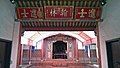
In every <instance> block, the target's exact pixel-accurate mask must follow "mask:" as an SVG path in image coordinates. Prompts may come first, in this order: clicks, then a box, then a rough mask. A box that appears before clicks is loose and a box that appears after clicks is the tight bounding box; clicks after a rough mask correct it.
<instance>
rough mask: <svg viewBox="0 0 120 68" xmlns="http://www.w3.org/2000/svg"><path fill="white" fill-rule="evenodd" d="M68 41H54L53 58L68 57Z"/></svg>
mask: <svg viewBox="0 0 120 68" xmlns="http://www.w3.org/2000/svg"><path fill="white" fill-rule="evenodd" d="M66 52H67V43H66V42H63V41H56V42H54V43H53V51H52V59H67V53H66Z"/></svg>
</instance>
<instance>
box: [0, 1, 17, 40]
mask: <svg viewBox="0 0 120 68" xmlns="http://www.w3.org/2000/svg"><path fill="white" fill-rule="evenodd" d="M14 10H15V9H14V5H13V4H11V2H10V0H0V38H2V39H6V40H12V32H13V23H14Z"/></svg>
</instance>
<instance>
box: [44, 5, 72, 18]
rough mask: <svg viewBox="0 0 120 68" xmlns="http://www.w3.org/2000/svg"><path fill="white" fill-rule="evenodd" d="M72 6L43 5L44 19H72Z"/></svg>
mask: <svg viewBox="0 0 120 68" xmlns="http://www.w3.org/2000/svg"><path fill="white" fill-rule="evenodd" d="M73 9H74V7H73V6H45V7H44V12H45V19H73Z"/></svg>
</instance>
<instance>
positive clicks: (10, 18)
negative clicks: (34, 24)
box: [0, 0, 19, 68]
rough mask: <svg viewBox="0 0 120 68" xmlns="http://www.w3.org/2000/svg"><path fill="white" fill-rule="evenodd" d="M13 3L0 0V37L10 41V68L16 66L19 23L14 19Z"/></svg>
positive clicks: (7, 0)
mask: <svg viewBox="0 0 120 68" xmlns="http://www.w3.org/2000/svg"><path fill="white" fill-rule="evenodd" d="M14 6H15V5H13V4H12V3H11V2H10V0H0V38H1V39H5V40H10V41H12V51H11V61H12V63H11V64H10V68H16V60H17V49H18V39H19V23H18V22H15V21H14V16H15V7H14Z"/></svg>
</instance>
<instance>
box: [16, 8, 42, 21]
mask: <svg viewBox="0 0 120 68" xmlns="http://www.w3.org/2000/svg"><path fill="white" fill-rule="evenodd" d="M17 16H18V19H42V18H43V9H42V8H37V7H36V8H35V7H34V8H32V7H31V8H17Z"/></svg>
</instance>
